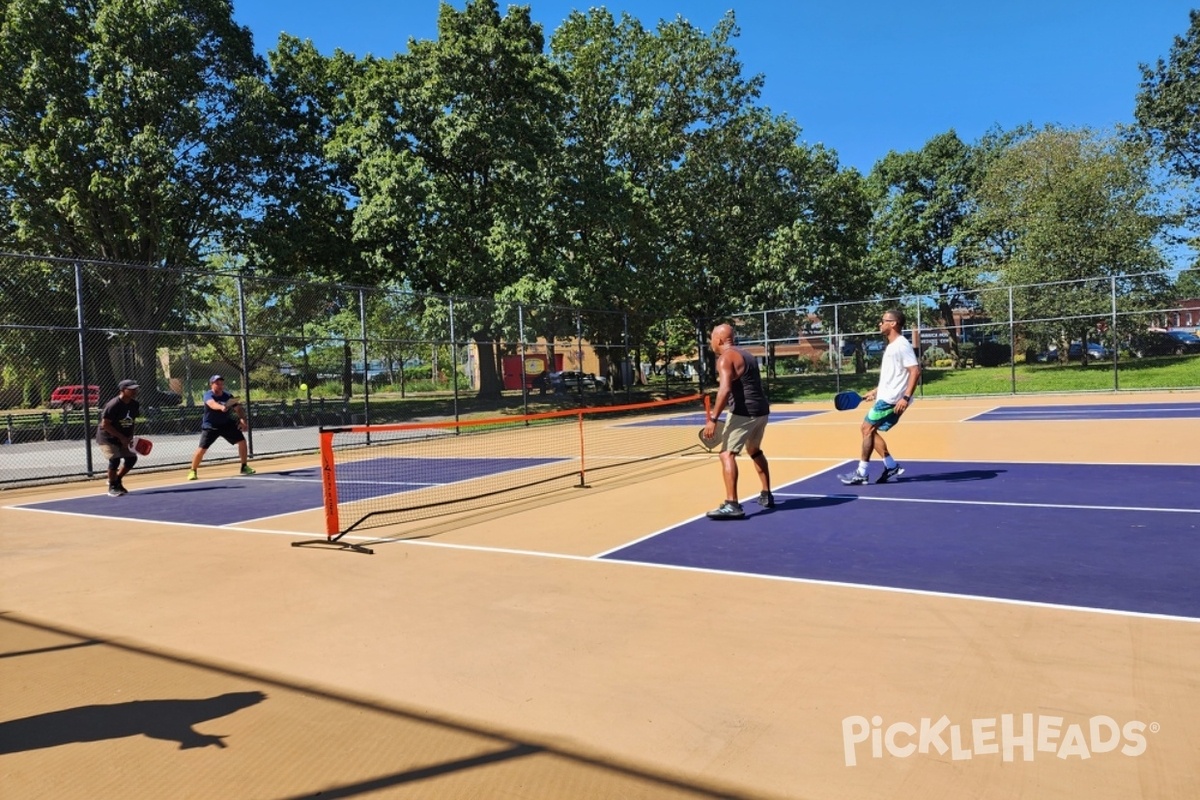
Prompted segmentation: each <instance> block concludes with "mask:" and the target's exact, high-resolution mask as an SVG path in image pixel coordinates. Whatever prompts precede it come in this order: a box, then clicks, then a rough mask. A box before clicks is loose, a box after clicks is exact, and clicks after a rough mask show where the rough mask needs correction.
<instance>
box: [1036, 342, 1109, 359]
mask: <svg viewBox="0 0 1200 800" xmlns="http://www.w3.org/2000/svg"><path fill="white" fill-rule="evenodd" d="M1087 354H1088V361H1105V360H1107V359H1110V358H1112V351H1111V350H1109V349H1108V348H1107V347H1105V346H1104V345H1102V344H1100V343H1099V342H1088V343H1087ZM1082 358H1083V342H1071V344H1070V346H1069V347H1068V348H1067V360H1068V361H1079V360H1080V359H1082ZM1037 360H1038V361H1058V348H1057V347H1051V348H1050V349H1049V350H1045V351H1043V352H1041V353H1038V355H1037Z"/></svg>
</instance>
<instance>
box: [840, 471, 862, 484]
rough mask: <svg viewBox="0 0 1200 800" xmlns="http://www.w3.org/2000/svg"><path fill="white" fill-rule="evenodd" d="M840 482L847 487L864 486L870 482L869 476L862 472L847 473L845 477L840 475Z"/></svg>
mask: <svg viewBox="0 0 1200 800" xmlns="http://www.w3.org/2000/svg"><path fill="white" fill-rule="evenodd" d="M838 480H839V481H841V482H842V483H844V484H846V485H847V486H862V485H863V484H864V483H868V482H869V481H868V479H867V476H866V475H863V474H862V473H861V472H847V473H846V474H845V475H838Z"/></svg>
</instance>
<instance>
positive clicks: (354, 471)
mask: <svg viewBox="0 0 1200 800" xmlns="http://www.w3.org/2000/svg"><path fill="white" fill-rule="evenodd" d="M703 420H704V411H703V406H702V405H701V396H700V395H690V396H687V397H680V398H674V399H670V400H660V401H655V402H650V403H638V404H632V405H624V406H607V407H599V408H583V409H572V410H566V411H555V412H548V413H543V414H529V415H519V416H513V417H504V418H493V419H481V420H469V421H457V422H435V423H410V424H402V425H356V426H349V427H337V428H322V429H321V434H320V435H321V472H322V482H323V491H324V507H325V526H326V535H327V536H328V538H329V539H330V540H336V539H338V538H340V537H341V536H343V535H345V534H346V533H349V532H350V531H352V530H355V529H365V528H375V527H380V526H387V525H394V524H397V523H403V522H409V521H413V520H418V519H426V518H429V517H433V516H438V515H442V514H449V513H456V512H459V511H468V510H473V509H478V508H484V507H489V506H493V505H495V504H498V503H515V502H521V501H523V500H527V499H528V498H530V497H535V496H537V495H542V494H547V493H550V492H554V491H557V490H559V489H566V488H570V487H588V486H592V485H594V484H597V483H599V482H604V481H613V480H615V479H617V478H618V477H620V476H626V477H627V476H630V475H631V474H636V473H637V472H638V471H640V470H642V469H654V468H656V467H657V466H660V465H661V464H662V462H663V460H664V459H668V458H672V457H679V456H684V455H687V454H698V453H701V452H704V451H703V450H702V448H700V446H699V442H698V439H697V437H696V430H697V429H698V428H699V427H701V426H702V425H703Z"/></svg>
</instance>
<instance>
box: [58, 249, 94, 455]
mask: <svg viewBox="0 0 1200 800" xmlns="http://www.w3.org/2000/svg"><path fill="white" fill-rule="evenodd" d="M75 331H76V333H77V335H78V337H79V380H80V382H82V383H83V458H84V466H85V470H86V472H87V476H88V477H89V478H90V477H92V475H94V474H95V470H94V469H93V465H92V442H91V437H90V436H89V435H88V434H89V433H91V429H92V415H91V405H92V404H91V403H89V402H88V396H89V395H90V394H91V392H89V391H88V385H89V384H90V383H91V381H90V380H88V370H87V325H86V322H85V320H84V317H83V265H82V264H80V263H79V262H78V261H76V262H75ZM47 436H48V434H47Z"/></svg>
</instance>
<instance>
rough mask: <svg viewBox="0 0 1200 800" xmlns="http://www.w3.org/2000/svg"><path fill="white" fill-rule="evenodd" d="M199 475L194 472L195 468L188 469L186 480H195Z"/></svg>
mask: <svg viewBox="0 0 1200 800" xmlns="http://www.w3.org/2000/svg"><path fill="white" fill-rule="evenodd" d="M199 477H200V476H199V475H197V474H196V470H194V469H189V470H188V480H189V481H194V480H196V478H199Z"/></svg>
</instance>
